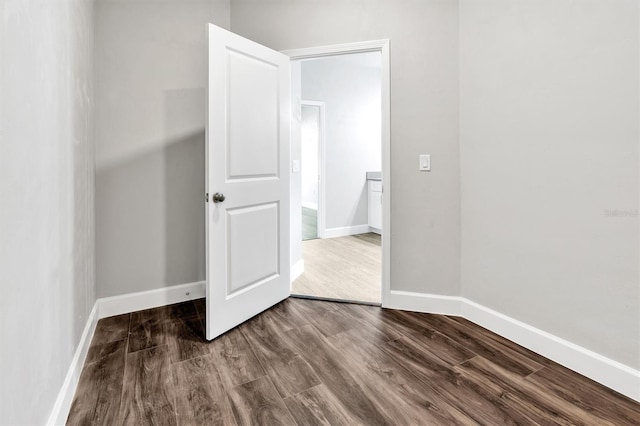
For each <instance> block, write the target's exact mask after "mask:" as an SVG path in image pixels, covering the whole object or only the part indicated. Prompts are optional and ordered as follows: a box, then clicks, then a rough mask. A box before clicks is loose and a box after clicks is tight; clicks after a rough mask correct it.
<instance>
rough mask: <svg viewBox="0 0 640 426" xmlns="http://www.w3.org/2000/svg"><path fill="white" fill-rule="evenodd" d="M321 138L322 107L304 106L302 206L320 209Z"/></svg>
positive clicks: (301, 179)
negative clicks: (319, 162) (319, 163)
mask: <svg viewBox="0 0 640 426" xmlns="http://www.w3.org/2000/svg"><path fill="white" fill-rule="evenodd" d="M319 138H320V107H319V106H316V105H303V106H302V128H301V134H300V143H301V147H300V181H301V191H302V192H301V198H302V206H303V207H306V208H309V209H313V210H318V197H319V193H318V158H319V151H318V149H319Z"/></svg>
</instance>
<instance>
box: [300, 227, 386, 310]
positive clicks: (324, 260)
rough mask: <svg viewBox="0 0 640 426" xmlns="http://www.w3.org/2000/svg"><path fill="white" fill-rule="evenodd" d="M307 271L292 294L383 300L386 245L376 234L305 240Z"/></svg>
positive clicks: (304, 252) (304, 256) (303, 246)
mask: <svg viewBox="0 0 640 426" xmlns="http://www.w3.org/2000/svg"><path fill="white" fill-rule="evenodd" d="M302 256H303V258H304V273H303V274H302V275H301V276H300V277H299V278H298V279H296V280H295V281H294V282H293V286H292V293H294V294H300V295H305V296H316V297H323V298H329V299H342V300H355V301H360V302H369V303H380V293H381V291H380V286H381V282H382V281H381V280H382V277H381V267H382V266H381V265H382V263H381V262H382V247H381V240H380V235H378V234H374V233H367V234H360V235H352V236H348V237H338V238H326V239H317V240H308V241H303V242H302Z"/></svg>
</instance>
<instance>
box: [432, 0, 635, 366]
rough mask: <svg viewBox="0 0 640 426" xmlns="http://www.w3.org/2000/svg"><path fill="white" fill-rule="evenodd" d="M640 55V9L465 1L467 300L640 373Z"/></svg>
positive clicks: (631, 0) (545, 0)
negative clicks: (639, 164) (639, 163)
mask: <svg viewBox="0 0 640 426" xmlns="http://www.w3.org/2000/svg"><path fill="white" fill-rule="evenodd" d="M638 52H639V45H638V2H637V1H636V0H615V1H608V0H584V1H579V2H578V1H569V0H537V1H535V2H534V1H529V0H518V1H514V0H486V1H485V0H483V1H474V0H461V2H460V111H461V112H460V138H461V139H460V141H461V142H460V144H461V170H462V178H461V180H462V288H463V295H464V296H465V297H468V298H470V299H472V300H474V301H476V302H478V303H481V304H483V305H485V306H488V307H490V308H493V309H495V310H497V311H499V312H502V313H505V314H507V315H510V316H512V317H514V318H517V319H519V320H521V321H524V322H526V323H528V324H530V325H533V326H535V327H538V328H541V329H543V330H545V331H548V332H550V333H553V334H555V335H557V336H560V337H563V338H565V339H568V340H569V341H571V342H574V343H577V344H579V345H581V346H584V347H586V348H589V349H591V350H594V351H596V352H598V353H600V354H602V355H605V356H608V357H610V358H612V359H615V360H617V361H620V362H622V363H624V364H627V365H629V366H631V367H633V368H636V369H637V368H639V367H640V342H639V336H640V285H639V273H638V255H639V253H638V190H639V188H638V186H639V184H638V178H639V176H638V154H639V153H638V141H639V128H638V125H639V122H638V115H639V109H638V97H639V95H638V93H639V87H638V84H639V83H638V78H639V70H638V59H639V58H638ZM616 209H617V210H618V213H616ZM616 214H619V215H618V216H615V215H616ZM427 255H428V254H427Z"/></svg>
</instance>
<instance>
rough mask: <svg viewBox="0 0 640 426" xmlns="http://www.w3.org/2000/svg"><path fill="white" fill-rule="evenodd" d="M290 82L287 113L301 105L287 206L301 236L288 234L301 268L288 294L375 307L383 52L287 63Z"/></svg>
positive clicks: (378, 275) (378, 289)
mask: <svg viewBox="0 0 640 426" xmlns="http://www.w3.org/2000/svg"><path fill="white" fill-rule="evenodd" d="M292 82H293V86H294V88H293V108H294V109H297V105H296V100H298V102H299V107H300V109H299V111H294V114H293V115H294V120H293V121H294V126H293V129H292V130H293V138H294V140H295V139H296V138H297V140H298V141H299V147H297V148H298V150H296V149H295V148H296V147H292V159H293V161H294V164H295V161H296V159H295V157H296V155H298V157H299V163H298V164H297V166H299V167H297V168H296V167H294V168H293V169H292V170H293V174H292V183H293V185H294V186H295V185H296V184H295V182H296V181H297V182H299V192H298V191H296V189H297V188H295V189H294V187H293V186H292V203H291V206H292V220H294V221H295V220H297V218H296V217H295V216H296V213H297V214H298V215H299V218H300V232H299V233H296V232H295V230H294V227H292V231H293V232H292V236H294V237H293V238H295V235H296V234H298V235H299V236H300V241H301V243H300V261H299V262H298V265H303V266H301V267H299V268H298V269H299V271H298V274H295V271H294V276H293V277H292V278H294V279H293V282H292V294H294V295H301V296H307V297H316V298H323V299H333V300H345V301H353V302H362V303H372V304H380V303H381V301H382V300H381V299H382V297H381V293H382V281H383V274H382V269H383V268H382V260H383V248H382V235H381V234H382V233H383V229H384V226H383V220H382V219H383V197H382V187H383V186H382V175H383V156H384V155H383V152H384V150H383V141H382V139H383V126H382V115H383V107H382V96H383V94H382V92H383V90H382V86H383V84H382V82H383V78H382V52H381V51H380V50H373V51H366V52H353V53H342V54H340V55H335V54H333V55H328V56H320V57H313V58H304V59H299V60H294V61H292ZM296 122H297V128H296ZM294 145H295V142H294ZM296 170H297V171H299V174H298V176H295V172H296ZM297 208H299V211H298V212H294V211H293V209H297ZM296 243H297V241H296ZM292 248H293V250H292V255H295V245H294V244H292ZM296 275H298V276H296Z"/></svg>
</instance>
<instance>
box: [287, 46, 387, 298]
mask: <svg viewBox="0 0 640 426" xmlns="http://www.w3.org/2000/svg"><path fill="white" fill-rule="evenodd" d="M389 46H390V43H389V40H387V39H384V40H372V41H362V42H356V43H345V44H336V45H331V46H319V47H308V48H303V49H292V50H285V51H283V52H282V53H284V54H285V55H288V56H289V57H290V58H291V60H300V59H311V58H320V57H324V56H332V55H343V54H349V53H363V52H380V53H381V54H382V60H381V62H380V65H381V67H382V70H381V86H382V87H381V89H382V92H381V104H382V105H381V107H382V123H381V124H382V129H381V133H382V188H383V192H382V229H384V235H382V286H381V300H382V306H383V307H387V305H388V303H389V299H390V292H391V239H390V238H385V235H387V236H389V235H391V84H390V81H391V79H390V73H391V71H390V70H391V62H390V53H389V52H390V47H389ZM364 232H367V231H364ZM327 237H328V235H324V236H323V238H327Z"/></svg>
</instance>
